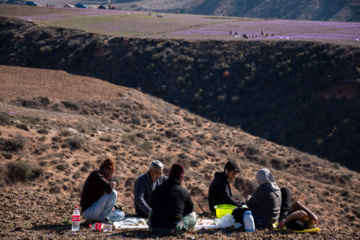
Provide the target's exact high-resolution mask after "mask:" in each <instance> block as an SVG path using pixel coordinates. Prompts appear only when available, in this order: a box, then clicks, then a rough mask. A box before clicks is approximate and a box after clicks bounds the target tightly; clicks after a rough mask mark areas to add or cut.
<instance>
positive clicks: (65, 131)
mask: <svg viewBox="0 0 360 240" xmlns="http://www.w3.org/2000/svg"><path fill="white" fill-rule="evenodd" d="M71 135H72V132H71V131H69V130H67V129H63V130H61V132H60V136H62V137H69V136H71Z"/></svg>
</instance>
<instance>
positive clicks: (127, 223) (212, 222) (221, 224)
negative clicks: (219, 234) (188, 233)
mask: <svg viewBox="0 0 360 240" xmlns="http://www.w3.org/2000/svg"><path fill="white" fill-rule="evenodd" d="M147 222H148V219H146V218H138V217H126V218H124V219H123V220H122V221H119V222H113V225H114V227H115V229H144V228H148V227H149V226H148V225H147ZM231 226H234V227H235V228H239V227H241V226H242V224H241V223H236V222H235V219H234V217H233V216H231V215H230V214H227V215H225V216H223V217H222V218H216V219H198V220H197V222H196V224H195V226H194V231H197V230H200V229H203V228H205V229H207V228H227V227H231Z"/></svg>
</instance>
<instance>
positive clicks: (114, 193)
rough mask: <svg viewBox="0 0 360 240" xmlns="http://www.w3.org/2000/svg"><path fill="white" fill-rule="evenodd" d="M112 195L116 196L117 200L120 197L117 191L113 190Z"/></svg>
mask: <svg viewBox="0 0 360 240" xmlns="http://www.w3.org/2000/svg"><path fill="white" fill-rule="evenodd" d="M110 194H111V196H114V197H115V198H117V196H118V193H117V191H116V190H112V191H111V193H110Z"/></svg>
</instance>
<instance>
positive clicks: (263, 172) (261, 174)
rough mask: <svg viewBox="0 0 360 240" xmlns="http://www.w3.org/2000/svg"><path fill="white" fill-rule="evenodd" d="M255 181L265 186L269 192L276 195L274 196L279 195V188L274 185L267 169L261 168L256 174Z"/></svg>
mask: <svg viewBox="0 0 360 240" xmlns="http://www.w3.org/2000/svg"><path fill="white" fill-rule="evenodd" d="M256 180H257V182H258V183H259V185H263V184H267V185H268V186H269V187H270V188H271V190H272V191H273V192H274V193H275V194H276V196H279V195H280V188H279V186H278V185H277V184H276V182H275V180H274V177H273V175H272V174H271V172H270V171H269V169H267V168H262V169H260V170H259V171H258V173H257V174H256Z"/></svg>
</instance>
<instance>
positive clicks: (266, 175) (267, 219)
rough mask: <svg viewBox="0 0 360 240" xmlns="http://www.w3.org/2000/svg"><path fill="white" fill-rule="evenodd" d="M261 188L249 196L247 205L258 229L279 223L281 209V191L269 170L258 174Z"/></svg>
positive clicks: (263, 170) (257, 178)
mask: <svg viewBox="0 0 360 240" xmlns="http://www.w3.org/2000/svg"><path fill="white" fill-rule="evenodd" d="M256 180H257V182H258V184H259V187H257V188H256V189H255V192H254V193H253V195H252V196H247V198H246V205H247V206H248V208H249V209H250V210H251V213H252V215H253V217H254V222H255V227H256V228H266V227H269V226H271V224H272V223H274V222H276V221H278V219H279V214H280V208H281V199H282V198H281V191H280V188H279V187H278V185H277V184H276V182H275V180H274V177H273V175H272V174H271V172H270V171H269V169H267V168H263V169H260V170H259V171H258V173H257V174H256Z"/></svg>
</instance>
